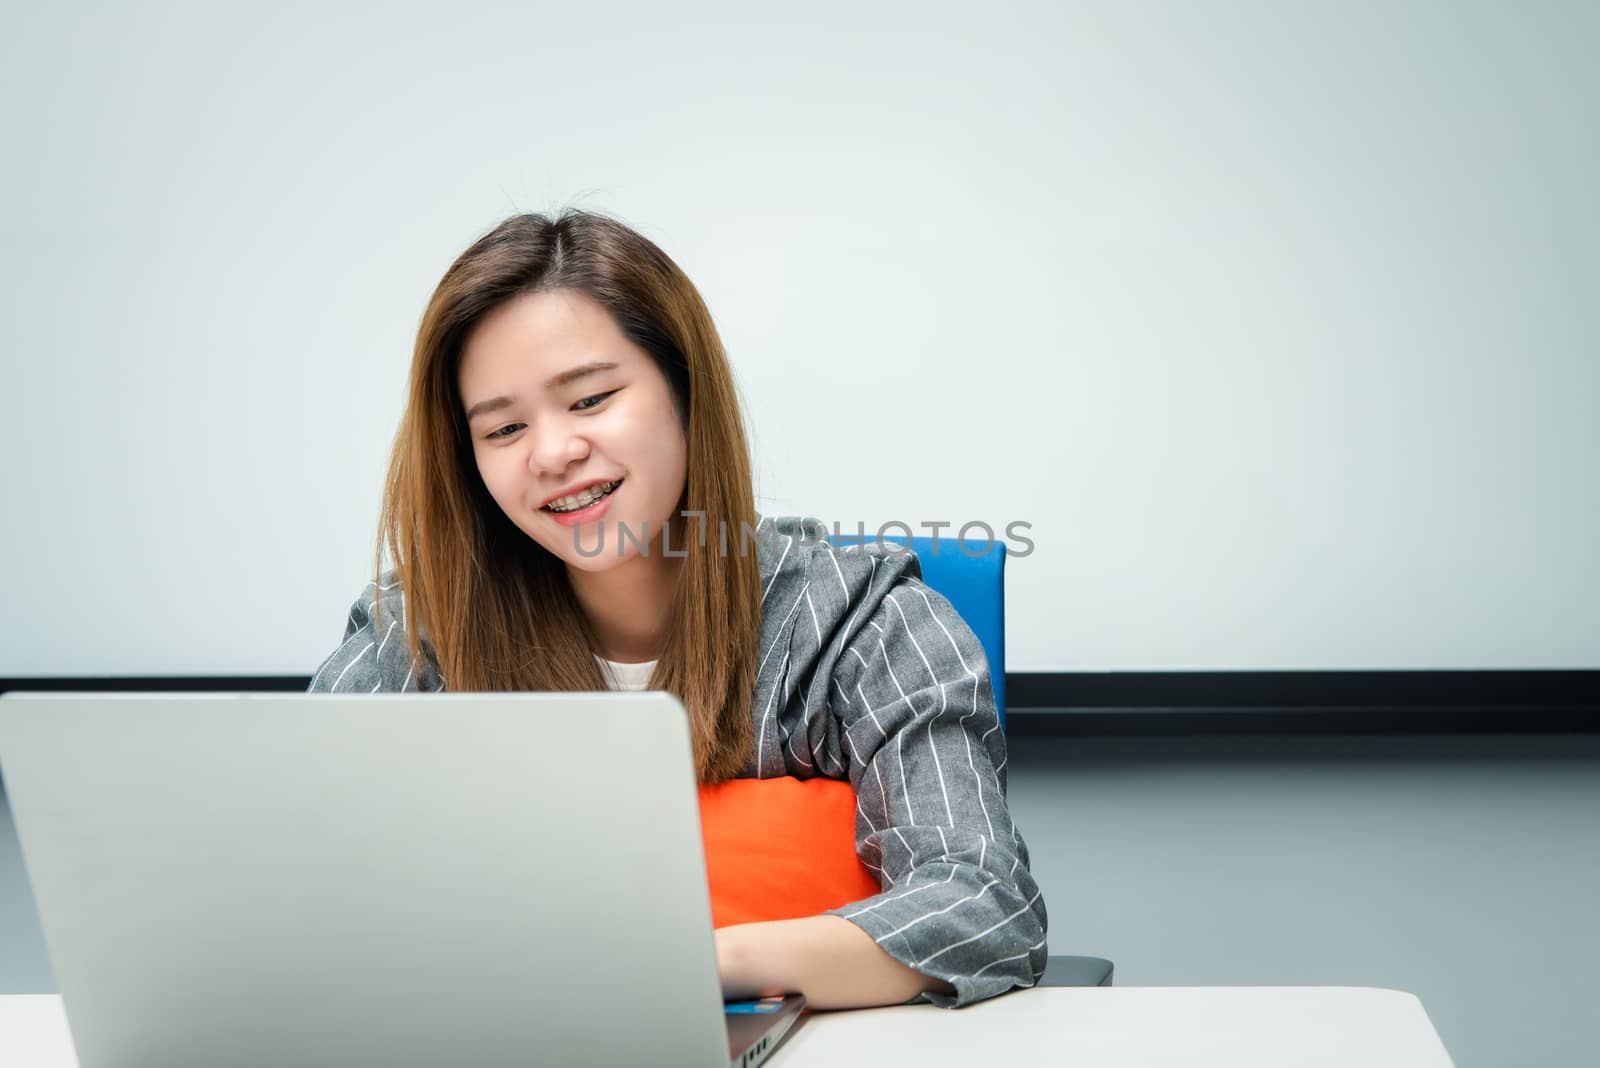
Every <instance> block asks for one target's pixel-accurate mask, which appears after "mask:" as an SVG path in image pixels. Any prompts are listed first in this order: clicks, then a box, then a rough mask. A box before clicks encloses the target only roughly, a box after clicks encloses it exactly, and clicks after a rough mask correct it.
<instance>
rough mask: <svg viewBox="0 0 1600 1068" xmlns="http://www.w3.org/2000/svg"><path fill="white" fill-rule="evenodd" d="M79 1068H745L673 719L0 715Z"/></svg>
mask: <svg viewBox="0 0 1600 1068" xmlns="http://www.w3.org/2000/svg"><path fill="white" fill-rule="evenodd" d="M0 777H3V780H4V783H5V789H6V792H7V794H8V795H9V797H10V803H11V809H12V812H13V816H14V819H15V821H16V825H17V833H18V836H19V838H20V840H21V844H22V854H23V860H24V862H25V864H26V865H27V868H28V873H29V876H30V878H31V880H32V883H33V890H34V896H35V899H36V901H37V903H38V908H39V914H40V919H41V921H42V925H43V929H44V935H45V942H46V945H47V946H48V948H49V951H50V957H51V961H52V963H53V965H54V968H55V974H56V979H57V982H58V984H59V986H60V989H61V994H62V1000H63V1004H64V1007H65V1010H66V1015H67V1021H68V1023H69V1025H70V1027H71V1030H72V1036H73V1041H74V1044H75V1045H76V1047H77V1053H78V1060H79V1063H80V1065H81V1066H82V1068H144V1066H148V1068H185V1066H195V1068H216V1066H217V1065H229V1066H234V1068H246V1066H257V1065H259V1066H262V1068H266V1066H271V1068H282V1066H284V1065H296V1066H306V1068H309V1066H313V1065H330V1066H331V1065H340V1066H346V1068H347V1066H354V1065H373V1066H379V1065H381V1066H384V1068H409V1066H418V1068H421V1066H424V1065H426V1066H428V1068H436V1066H438V1065H441V1064H463V1065H473V1066H474V1068H491V1066H499V1065H505V1066H511V1065H516V1066H518V1068H526V1066H528V1065H557V1066H562V1068H566V1066H575V1065H615V1064H622V1063H635V1064H651V1065H673V1066H676V1065H683V1066H686V1068H723V1066H733V1068H753V1066H754V1065H756V1064H759V1063H760V1062H761V1061H762V1060H764V1059H765V1058H766V1057H767V1056H768V1055H769V1054H770V1053H771V1052H772V1050H773V1049H774V1048H776V1047H777V1045H778V1043H779V1042H781V1041H782V1039H783V1037H784V1035H785V1034H786V1033H787V1032H788V1031H789V1029H790V1027H791V1026H792V1025H793V1024H794V1022H795V1020H796V1019H797V1017H798V1016H799V1014H800V1012H801V1009H802V1008H803V1005H804V1002H803V999H802V998H801V997H799V996H798V995H791V996H788V997H783V998H772V999H766V1000H764V1001H757V1002H745V1003H740V1004H736V1005H725V1004H724V1001H723V998H722V990H721V983H720V980H719V979H718V974H717V967H716V954H715V946H714V942H713V937H712V927H711V906H710V898H709V893H708V890H707V884H706V874H705V856H704V852H703V847H702V845H701V837H700V823H699V810H698V797H697V792H696V784H695V776H694V765H693V759H692V756H691V752H690V745H689V730H688V717H687V715H686V713H685V711H684V708H683V705H682V704H680V703H679V702H678V700H677V699H676V698H675V697H673V696H672V695H670V694H666V693H659V692H648V693H620V692H619V693H564V694H548V693H546V694H472V693H464V694H450V693H432V694H324V693H317V694H168V693H160V694H157V693H147V694H89V693H76V694H75V693H39V694H35V693H16V692H13V693H8V694H5V695H3V696H0Z"/></svg>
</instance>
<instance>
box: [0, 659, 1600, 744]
mask: <svg viewBox="0 0 1600 1068" xmlns="http://www.w3.org/2000/svg"><path fill="white" fill-rule="evenodd" d="M310 681H311V677H310V676H309V675H270V676H241V675H230V676H172V677H155V676H137V677H120V678H112V677H103V678H102V677H94V678H89V677H85V678H10V679H7V678H0V693H4V692H6V691H8V690H50V691H63V690H82V691H96V692H108V691H125V692H150V691H160V690H167V691H181V692H190V693H193V692H207V691H212V692H215V691H256V692H295V691H301V690H304V689H305V688H306V686H307V684H309V682H310ZM1006 693H1007V707H1006V733H1007V734H1008V735H1011V736H1014V737H1050V736H1083V735H1168V736H1172V735H1194V734H1458V733H1471V734H1485V733H1488V734H1513V733H1514V734H1548V733H1600V670H1548V671H1540V670H1532V671H1172V672H1153V671H1152V672H1145V671H1110V672H1032V671H1021V672H1011V673H1009V674H1007V675H1006Z"/></svg>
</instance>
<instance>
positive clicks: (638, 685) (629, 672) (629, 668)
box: [595, 656, 656, 690]
mask: <svg viewBox="0 0 1600 1068" xmlns="http://www.w3.org/2000/svg"><path fill="white" fill-rule="evenodd" d="M595 660H596V661H598V662H599V664H600V674H602V675H604V676H605V677H606V681H607V682H608V683H610V685H611V688H612V689H613V690H643V689H644V688H645V686H646V685H648V684H649V682H650V673H651V672H652V671H654V670H655V669H656V662H655V661H654V660H648V661H646V662H645V663H643V664H622V663H618V662H617V661H615V660H607V659H606V658H605V657H603V656H597V657H595Z"/></svg>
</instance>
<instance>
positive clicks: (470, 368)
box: [460, 290, 649, 404]
mask: <svg viewBox="0 0 1600 1068" xmlns="http://www.w3.org/2000/svg"><path fill="white" fill-rule="evenodd" d="M648 362H649V357H648V356H647V355H646V354H645V353H644V352H643V351H641V350H640V349H639V347H638V346H636V345H634V344H633V343H632V342H631V341H629V340H628V339H627V337H626V336H624V335H623V333H622V330H621V328H619V327H618V326H617V324H616V321H615V320H614V319H612V318H611V315H610V313H608V312H607V311H606V310H605V308H603V307H602V306H601V305H600V304H599V303H598V302H597V301H595V300H594V299H593V298H592V297H589V296H588V295H587V294H584V293H578V292H575V291H572V290H555V291H548V292H542V293H528V294H523V295H522V296H519V297H515V298H513V299H511V300H509V301H507V302H506V303H504V304H502V305H500V306H499V307H497V308H495V309H494V310H493V311H491V312H489V314H487V315H486V316H484V318H483V319H482V321H480V322H479V323H478V325H477V327H476V328H475V329H474V330H473V331H472V333H471V335H470V336H469V337H468V338H467V342H466V345H465V346H464V347H463V350H462V359H461V370H460V375H461V381H462V383H463V385H465V384H466V383H467V382H469V381H477V380H480V379H482V380H495V381H497V382H498V381H500V380H502V379H509V380H515V381H516V382H518V383H519V384H520V385H521V386H522V388H524V389H538V390H546V389H552V388H560V387H561V386H562V385H563V384H565V383H563V382H562V381H560V378H561V376H563V375H564V374H565V373H567V372H571V371H574V370H578V369H580V368H582V367H584V366H586V365H590V364H599V363H609V364H614V365H616V368H617V369H618V370H623V371H627V370H635V369H637V368H638V367H639V366H640V364H641V363H648ZM463 399H466V398H463ZM467 402H468V403H469V404H470V403H471V400H470V399H467Z"/></svg>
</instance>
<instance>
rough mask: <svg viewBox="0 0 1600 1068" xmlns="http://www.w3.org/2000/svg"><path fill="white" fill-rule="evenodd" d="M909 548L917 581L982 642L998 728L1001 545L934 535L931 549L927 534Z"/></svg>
mask: <svg viewBox="0 0 1600 1068" xmlns="http://www.w3.org/2000/svg"><path fill="white" fill-rule="evenodd" d="M830 540H831V541H832V542H833V543H834V544H835V545H839V546H843V545H856V544H859V543H860V542H862V541H863V540H865V541H867V542H869V543H870V542H873V541H874V540H875V539H874V538H872V537H871V536H868V537H867V538H865V539H863V538H861V537H858V536H856V535H854V534H842V535H839V536H838V537H835V538H831V539H830ZM883 541H884V543H885V544H886V545H887V544H888V543H890V542H892V543H894V544H896V545H905V544H906V539H905V538H891V537H885V538H884V539H883ZM911 550H912V551H913V552H915V553H916V554H917V562H918V563H919V564H921V565H922V581H923V582H925V583H927V584H928V585H929V586H930V587H932V588H933V589H934V590H935V591H937V592H938V593H939V594H940V595H941V596H943V597H944V599H945V600H947V601H949V602H950V605H951V607H953V608H954V609H955V610H956V612H957V613H958V614H960V616H961V618H962V619H964V620H966V623H967V626H969V627H971V628H972V633H973V634H975V635H977V637H978V641H979V642H981V643H982V644H983V652H984V655H985V656H986V657H987V658H988V660H989V681H990V684H991V686H992V687H993V688H994V707H995V711H996V712H997V713H999V716H1000V729H1001V730H1005V726H1006V546H1005V542H1003V541H1000V540H999V539H998V538H996V539H994V540H993V541H991V542H989V544H988V547H987V548H985V549H984V550H983V552H981V553H978V551H977V548H976V546H974V545H972V543H970V542H969V543H968V546H967V548H963V547H962V545H961V544H960V543H958V542H957V541H956V539H955V538H950V537H946V538H940V539H939V544H938V548H937V551H936V550H935V548H934V543H933V539H932V538H912V539H911Z"/></svg>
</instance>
